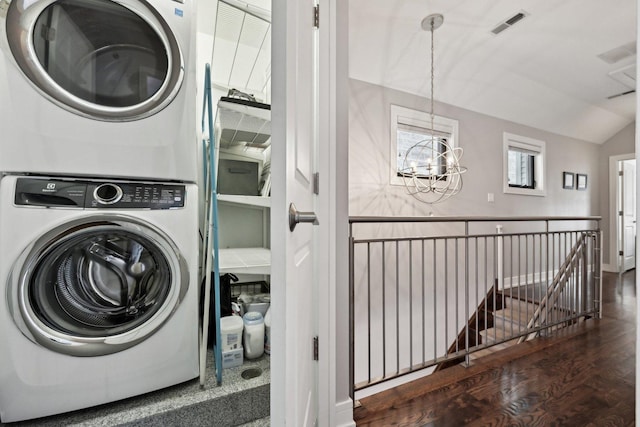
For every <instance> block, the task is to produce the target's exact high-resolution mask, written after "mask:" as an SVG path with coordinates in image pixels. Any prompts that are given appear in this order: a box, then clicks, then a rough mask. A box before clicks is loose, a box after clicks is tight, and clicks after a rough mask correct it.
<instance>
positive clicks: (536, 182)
mask: <svg viewBox="0 0 640 427" xmlns="http://www.w3.org/2000/svg"><path fill="white" fill-rule="evenodd" d="M544 149H545V144H544V141H539V140H536V139H532V138H527V137H523V136H518V135H513V134H509V133H505V134H504V170H505V182H504V192H505V193H511V194H528V195H534V196H544V195H545V188H544Z"/></svg>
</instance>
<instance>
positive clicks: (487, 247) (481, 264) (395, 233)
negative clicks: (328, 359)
mask: <svg viewBox="0 0 640 427" xmlns="http://www.w3.org/2000/svg"><path fill="white" fill-rule="evenodd" d="M600 220H601V218H600V217H351V218H350V219H349V222H350V235H349V242H350V243H349V250H350V252H349V256H350V260H349V263H350V272H349V286H350V291H349V293H350V301H349V302H350V309H349V318H350V361H349V363H350V376H351V378H350V383H351V386H352V390H351V391H352V393H351V397H352V398H354V401H355V400H356V399H357V398H358V396H356V394H355V393H356V392H362V391H363V390H365V389H367V388H370V387H374V386H377V385H381V387H382V388H385V387H386V388H388V386H387V385H383V383H387V382H388V381H390V380H394V382H396V383H401V382H402V381H405V379H402V378H401V377H404V378H406V380H410V379H413V378H415V377H416V376H424V375H428V374H429V373H430V372H431V371H429V370H428V369H434V368H435V366H436V365H438V364H441V363H444V362H447V363H448V364H451V363H459V362H460V361H461V360H464V362H465V364H466V365H468V364H469V363H470V357H471V355H472V354H473V353H475V352H479V351H482V350H485V349H487V348H489V347H494V346H497V345H502V344H505V345H506V344H511V343H512V342H513V343H515V342H516V341H517V340H519V339H520V338H521V337H523V338H524V339H526V338H527V337H528V336H530V335H531V334H533V333H536V334H537V333H539V332H540V331H541V330H545V329H549V328H552V327H555V326H556V325H557V324H561V323H570V322H573V321H575V320H576V319H578V318H581V317H585V318H588V317H599V316H600V310H601V304H600V300H601V280H602V279H601V247H600V245H601V242H602V238H601V231H600ZM505 223H510V224H513V226H512V227H511V228H512V230H511V231H512V232H510V233H501V232H500V231H496V228H497V229H498V230H500V229H501V228H502V226H503V225H504V224H505ZM552 229H553V230H552ZM580 271H581V272H582V273H580ZM550 282H551V286H547V283H550ZM578 287H582V288H583V289H582V290H579V292H578V293H575V292H577V291H578ZM586 288H588V290H587V289H586ZM491 289H494V292H493V294H492V296H491V297H490V299H487V298H488V297H487V295H489V292H490V290H491ZM569 291H571V292H569ZM569 294H571V295H569ZM541 299H542V302H543V305H542V306H543V308H540V307H535V304H539V303H540V302H541ZM528 301H532V302H528ZM483 302H484V304H483ZM578 303H579V304H578ZM507 304H510V307H508V306H507ZM552 304H553V305H554V306H556V305H557V306H558V307H559V308H561V310H560V311H557V310H556V311H554V313H558V312H559V313H561V315H563V316H565V317H563V318H559V317H558V318H554V319H549V318H547V317H546V313H547V311H548V310H549V307H551V305H552ZM564 308H568V309H569V310H564ZM496 310H499V311H500V313H499V316H498V312H497V311H496ZM536 310H537V312H536ZM474 315H475V316H476V320H475V321H473V322H470V321H469V319H470V318H472V317H473V316H474ZM550 320H553V321H550ZM498 321H499V323H496V322H498ZM542 321H544V324H542V325H539V324H538V323H540V322H542ZM451 343H453V344H451ZM478 354H480V353H478ZM456 361H457V362H456ZM418 371H420V372H418ZM410 374H411V375H410ZM375 389H381V388H379V387H377V388H374V389H373V390H375ZM369 393H370V391H366V392H365V394H369ZM359 394H361V395H362V393H359Z"/></svg>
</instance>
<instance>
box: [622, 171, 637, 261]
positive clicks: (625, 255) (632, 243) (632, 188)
mask: <svg viewBox="0 0 640 427" xmlns="http://www.w3.org/2000/svg"><path fill="white" fill-rule="evenodd" d="M621 163H622V187H621V189H620V191H621V195H622V198H621V205H622V206H621V207H622V210H621V212H622V214H621V215H620V218H621V221H622V224H621V229H622V233H621V237H622V242H621V245H620V247H621V248H622V271H627V270H630V269H632V268H635V267H636V161H635V159H634V160H625V161H623V162H621Z"/></svg>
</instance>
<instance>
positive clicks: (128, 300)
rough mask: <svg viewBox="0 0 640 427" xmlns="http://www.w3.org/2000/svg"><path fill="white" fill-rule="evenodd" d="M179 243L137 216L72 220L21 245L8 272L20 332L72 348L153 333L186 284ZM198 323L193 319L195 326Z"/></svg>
mask: <svg viewBox="0 0 640 427" xmlns="http://www.w3.org/2000/svg"><path fill="white" fill-rule="evenodd" d="M188 281H189V272H188V269H187V265H186V262H185V261H184V259H183V258H182V257H181V256H180V254H179V253H178V249H177V248H176V247H175V245H174V244H173V243H172V242H171V240H170V239H169V238H168V237H167V236H166V235H164V233H163V232H162V231H160V230H159V229H156V228H155V227H152V226H150V225H148V224H145V223H142V222H140V221H138V220H136V219H134V218H130V217H125V216H118V215H116V216H107V217H105V216H99V217H91V218H86V219H83V220H78V221H73V222H69V223H67V224H65V225H63V226H60V227H58V228H56V229H54V230H52V231H51V232H50V233H47V234H46V235H45V236H43V237H42V238H40V239H38V240H37V241H35V242H34V243H33V244H32V245H30V246H29V247H28V248H26V249H25V250H24V251H23V253H22V254H21V256H20V257H19V259H18V261H17V263H16V264H15V265H14V270H13V272H12V274H11V277H10V282H9V292H10V293H11V298H10V301H13V304H12V306H11V307H10V309H11V312H12V314H13V317H14V320H15V321H16V324H17V325H18V327H19V328H20V329H21V330H22V332H23V334H24V335H25V336H27V337H28V338H29V339H31V340H32V341H34V342H36V343H38V344H40V345H42V346H44V347H47V348H49V349H51V350H53V351H56V352H59V353H64V354H69V355H74V356H100V355H105V354H111V353H115V352H118V351H121V350H124V349H126V348H129V347H131V346H134V345H136V344H138V343H139V342H141V341H143V340H145V339H146V338H148V337H149V336H151V335H152V334H153V333H155V332H156V331H157V330H158V329H159V328H161V327H162V325H163V324H164V323H165V322H166V321H167V320H168V319H169V318H170V317H171V315H172V314H173V313H174V312H175V310H176V309H177V308H178V306H179V304H180V302H181V300H182V298H183V297H184V295H185V293H186V291H187V289H188V286H189V283H188ZM194 327H195V326H194Z"/></svg>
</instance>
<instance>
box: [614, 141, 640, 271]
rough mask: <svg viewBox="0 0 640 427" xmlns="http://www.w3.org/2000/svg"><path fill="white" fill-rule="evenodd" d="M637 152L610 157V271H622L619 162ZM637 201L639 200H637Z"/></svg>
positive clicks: (631, 157)
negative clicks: (619, 237)
mask: <svg viewBox="0 0 640 427" xmlns="http://www.w3.org/2000/svg"><path fill="white" fill-rule="evenodd" d="M635 158H636V155H635V153H627V154H619V155H616V156H610V157H609V264H608V265H609V268H608V269H607V270H608V271H614V272H620V267H621V266H620V256H619V255H618V253H619V252H620V250H621V248H620V247H619V239H618V236H619V235H620V234H619V233H620V232H621V230H620V221H619V218H618V217H619V215H618V209H619V206H620V197H619V194H620V181H619V179H618V163H619V162H620V161H623V160H632V159H635ZM636 202H637V201H636Z"/></svg>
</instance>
